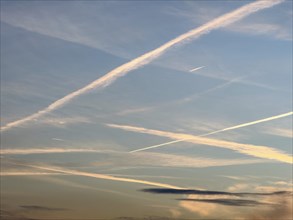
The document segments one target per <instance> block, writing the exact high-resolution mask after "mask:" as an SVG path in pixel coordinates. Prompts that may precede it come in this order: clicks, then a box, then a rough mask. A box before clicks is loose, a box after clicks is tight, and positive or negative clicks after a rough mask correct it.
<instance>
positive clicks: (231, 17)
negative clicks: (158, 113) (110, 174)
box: [1, 0, 283, 131]
mask: <svg viewBox="0 0 293 220" xmlns="http://www.w3.org/2000/svg"><path fill="white" fill-rule="evenodd" d="M281 2H283V0H269V1H256V2H253V3H249V4H247V5H244V6H242V7H240V8H238V9H236V10H234V11H232V12H229V13H226V14H224V15H222V16H220V17H218V18H216V19H213V20H211V21H210V22H208V23H206V24H204V25H202V26H200V27H198V28H195V29H193V30H191V31H189V32H187V33H184V34H182V35H180V36H178V37H176V38H174V39H173V40H170V41H169V42H167V43H165V44H163V45H162V46H160V47H158V48H156V49H154V50H152V51H150V52H147V53H145V54H143V55H141V56H139V57H137V58H135V59H133V60H131V61H129V62H127V63H125V64H123V65H121V66H119V67H117V68H115V69H113V70H112V71H110V72H108V73H107V74H105V75H104V76H102V77H101V78H99V79H97V80H95V81H93V82H91V83H89V84H88V85H86V86H85V87H83V88H81V89H78V90H76V91H74V92H72V93H70V94H68V95H66V96H64V97H63V98H61V99H59V100H57V101H55V102H53V103H52V104H50V105H49V106H48V107H46V108H44V109H43V110H40V111H38V112H37V113H34V114H32V115H30V116H27V117H24V118H22V119H19V120H16V121H14V122H10V123H8V124H6V125H4V126H3V127H1V131H4V130H8V129H11V128H13V127H17V126H20V125H22V124H24V123H27V122H29V121H32V120H35V119H36V118H39V117H41V116H43V115H45V114H47V113H49V112H51V111H54V110H55V109H57V108H60V107H62V106H63V105H65V104H66V103H68V102H70V101H71V100H72V99H74V98H75V97H77V96H80V95H82V94H84V93H86V92H88V91H90V90H93V89H95V88H104V87H106V86H108V85H110V84H111V83H113V82H114V81H115V80H116V79H118V78H119V77H122V76H124V75H126V74H127V73H128V72H130V71H132V70H134V69H137V68H140V67H142V66H144V65H146V64H148V63H150V62H151V61H153V60H154V59H156V58H158V57H159V56H161V55H162V54H164V53H165V52H166V51H167V50H168V49H171V48H172V47H174V46H177V45H180V44H182V43H186V42H187V41H188V40H192V39H196V38H198V37H200V36H202V35H204V34H207V33H209V32H210V31H212V30H214V29H218V28H220V27H224V26H227V25H229V24H231V23H233V22H236V21H238V20H241V19H242V18H244V17H246V16H248V15H250V14H252V13H255V12H257V11H259V10H263V9H265V8H270V7H273V6H274V5H277V4H280V3H281Z"/></svg>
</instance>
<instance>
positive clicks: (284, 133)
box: [263, 128, 293, 138]
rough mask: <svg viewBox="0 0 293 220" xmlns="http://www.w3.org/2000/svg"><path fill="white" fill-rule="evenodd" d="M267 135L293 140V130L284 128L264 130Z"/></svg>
mask: <svg viewBox="0 0 293 220" xmlns="http://www.w3.org/2000/svg"><path fill="white" fill-rule="evenodd" d="M263 133H266V134H270V135H275V136H281V137H286V138H293V131H292V129H284V128H267V129H264V132H263Z"/></svg>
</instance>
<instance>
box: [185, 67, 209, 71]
mask: <svg viewBox="0 0 293 220" xmlns="http://www.w3.org/2000/svg"><path fill="white" fill-rule="evenodd" d="M204 67H205V66H200V67H197V68H194V69H191V70H189V72H195V71H197V70H200V69H202V68H204Z"/></svg>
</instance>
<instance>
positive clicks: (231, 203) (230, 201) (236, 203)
mask: <svg viewBox="0 0 293 220" xmlns="http://www.w3.org/2000/svg"><path fill="white" fill-rule="evenodd" d="M178 200H180V201H190V202H206V203H214V204H219V205H227V206H258V205H275V204H271V203H264V202H258V201H255V200H247V199H178Z"/></svg>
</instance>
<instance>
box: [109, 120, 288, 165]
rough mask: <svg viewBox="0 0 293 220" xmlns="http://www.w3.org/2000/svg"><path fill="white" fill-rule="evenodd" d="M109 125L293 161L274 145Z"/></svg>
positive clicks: (286, 161)
mask: <svg viewBox="0 0 293 220" xmlns="http://www.w3.org/2000/svg"><path fill="white" fill-rule="evenodd" d="M108 126H109V127H113V128H119V129H122V130H127V131H132V132H137V133H144V134H151V135H156V136H160V137H168V138H171V139H175V141H172V142H168V143H169V144H171V143H176V142H180V141H182V140H184V141H186V142H189V143H194V144H203V145H208V146H213V147H221V148H226V149H230V150H233V151H237V152H239V153H242V154H246V155H250V156H254V157H258V158H265V159H272V160H277V161H280V162H285V163H290V164H291V163H293V160H292V156H290V155H288V154H286V153H283V152H281V151H280V150H277V149H274V148H272V147H267V146H259V145H253V144H242V143H236V142H231V141H223V140H219V139H212V138H206V137H199V136H195V135H190V134H184V133H174V132H167V131H159V130H153V129H147V128H143V127H134V126H127V125H115V124H108ZM163 145H165V144H162V145H155V146H152V147H148V148H142V149H150V148H155V147H159V146H163ZM137 151H138V150H135V151H131V152H133V153H135V152H137Z"/></svg>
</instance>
